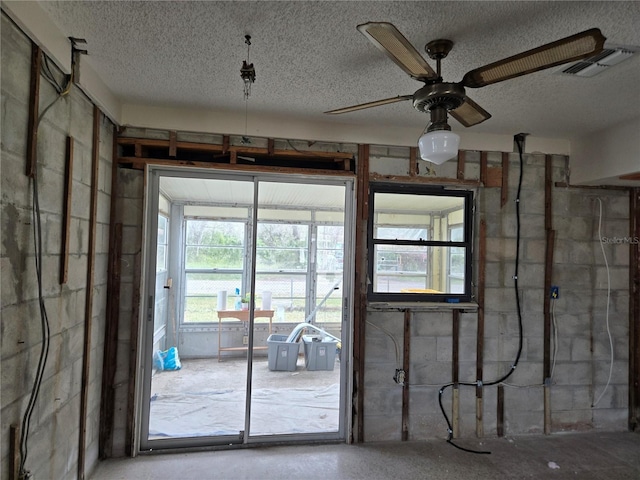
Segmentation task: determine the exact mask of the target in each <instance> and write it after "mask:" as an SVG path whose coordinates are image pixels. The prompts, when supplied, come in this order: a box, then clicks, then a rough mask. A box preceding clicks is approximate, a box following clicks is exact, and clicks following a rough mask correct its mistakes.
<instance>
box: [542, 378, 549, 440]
mask: <svg viewBox="0 0 640 480" xmlns="http://www.w3.org/2000/svg"><path fill="white" fill-rule="evenodd" d="M543 396H544V399H543V404H544V426H543V431H544V434H545V435H551V387H550V386H549V385H545V386H544V387H543Z"/></svg>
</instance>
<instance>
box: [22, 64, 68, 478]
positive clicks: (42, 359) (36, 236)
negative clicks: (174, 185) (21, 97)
mask: <svg viewBox="0 0 640 480" xmlns="http://www.w3.org/2000/svg"><path fill="white" fill-rule="evenodd" d="M44 58H45V62H46V58H47V57H46V55H45V56H44ZM48 68H49V66H48V64H47V69H48ZM49 73H50V72H49ZM44 76H45V78H46V75H44ZM72 81H73V78H72V77H71V76H69V77H68V79H67V85H66V87H65V88H64V89H62V90H58V88H56V87H55V86H54V89H55V90H56V98H55V99H54V100H53V101H52V102H51V103H49V105H47V107H46V108H45V109H44V110H43V111H42V113H41V114H40V116H39V117H38V122H37V124H36V126H39V125H40V122H42V119H43V118H44V115H45V114H46V113H47V112H48V111H49V109H50V108H51V107H53V105H55V103H56V102H57V101H58V100H59V99H61V98H62V97H64V96H65V95H67V94H68V93H69V91H70V89H71V83H72ZM34 163H35V173H34V175H33V178H32V179H31V187H32V193H33V209H32V216H33V243H34V250H35V252H34V259H35V264H36V279H37V282H38V305H39V308H40V328H41V334H42V337H41V340H42V345H41V347H40V356H39V357H38V366H37V368H36V375H35V378H34V380H33V387H32V389H31V394H30V396H29V401H28V402H27V408H26V409H25V413H24V416H23V417H22V427H21V432H20V465H19V478H20V479H26V478H29V477H30V473H29V472H28V471H27V470H26V469H25V465H26V462H27V456H28V454H29V429H30V427H31V417H32V416H33V411H34V410H35V406H36V402H37V399H38V395H39V394H40V387H41V385H42V380H43V377H44V371H45V367H46V365H47V360H48V358H49V346H50V339H51V330H50V327H49V316H48V314H47V308H46V305H45V301H44V291H43V285H42V215H41V213H40V194H39V190H38V169H37V166H38V165H37V159H34Z"/></svg>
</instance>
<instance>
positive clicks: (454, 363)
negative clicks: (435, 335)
mask: <svg viewBox="0 0 640 480" xmlns="http://www.w3.org/2000/svg"><path fill="white" fill-rule="evenodd" d="M452 315H453V332H452V342H451V343H452V344H451V356H452V360H451V368H452V370H453V371H452V372H451V378H452V379H453V383H454V385H456V384H457V383H458V382H459V381H460V380H459V370H460V369H459V351H460V310H458V309H455V310H453V312H452Z"/></svg>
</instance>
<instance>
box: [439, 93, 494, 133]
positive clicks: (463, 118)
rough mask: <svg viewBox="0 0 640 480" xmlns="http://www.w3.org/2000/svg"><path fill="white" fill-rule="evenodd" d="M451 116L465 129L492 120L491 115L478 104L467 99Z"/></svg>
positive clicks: (452, 111)
mask: <svg viewBox="0 0 640 480" xmlns="http://www.w3.org/2000/svg"><path fill="white" fill-rule="evenodd" d="M449 114H450V115H451V116H452V117H453V118H455V119H456V120H457V121H458V122H460V123H461V124H462V125H464V126H465V127H471V126H473V125H477V124H479V123H482V122H484V121H485V120H488V119H490V118H491V114H490V113H489V112H487V111H486V110H485V109H484V108H482V107H481V106H480V105H478V104H477V103H476V102H474V101H473V100H471V99H470V98H469V97H466V98H465V100H464V103H463V104H462V105H460V106H459V107H458V108H456V109H455V110H449Z"/></svg>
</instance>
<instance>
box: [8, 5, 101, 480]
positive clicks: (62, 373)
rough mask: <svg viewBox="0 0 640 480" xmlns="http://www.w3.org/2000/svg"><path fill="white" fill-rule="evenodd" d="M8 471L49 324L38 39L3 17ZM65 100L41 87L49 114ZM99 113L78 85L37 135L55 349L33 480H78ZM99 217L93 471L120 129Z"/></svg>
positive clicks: (35, 428) (90, 428)
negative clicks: (64, 259)
mask: <svg viewBox="0 0 640 480" xmlns="http://www.w3.org/2000/svg"><path fill="white" fill-rule="evenodd" d="M1 22H2V25H1V42H2V47H1V52H2V53H1V54H2V58H1V66H2V86H1V89H2V145H1V153H2V158H1V165H2V197H1V200H0V204H1V209H2V247H1V254H0V261H1V264H2V274H1V275H2V282H1V283H2V292H1V303H2V323H1V327H2V353H1V359H2V398H1V417H2V420H1V423H2V428H1V431H0V435H1V441H0V445H2V470H1V472H0V477H2V478H8V477H9V458H8V455H9V443H10V442H9V427H10V425H12V424H17V425H20V424H21V422H22V417H23V415H24V412H25V408H26V405H27V402H28V399H29V395H30V393H31V390H32V387H33V383H34V379H35V372H36V366H37V363H38V358H39V355H40V349H41V345H42V340H41V320H40V309H39V302H38V286H37V280H36V272H35V256H34V241H33V228H34V222H33V219H32V209H33V199H32V194H31V192H32V190H31V183H30V181H29V179H28V177H27V176H26V175H25V170H26V148H27V119H28V104H29V79H30V62H31V42H30V40H29V39H28V38H27V37H26V36H25V35H24V34H23V33H22V32H21V31H20V30H19V29H18V28H17V27H16V26H15V25H14V24H13V23H12V22H11V21H10V20H8V18H7V17H6V16H5V15H4V14H2V17H1ZM55 96H56V94H55V91H54V90H53V88H52V87H51V85H50V84H49V83H47V82H46V81H45V80H44V79H41V85H40V112H42V111H43V109H44V108H45V106H46V105H48V104H49V102H51V101H52V100H53V99H54V98H55ZM92 119H93V105H92V104H91V102H90V101H89V100H88V99H87V98H86V97H85V96H84V95H83V94H82V93H81V92H80V91H79V90H78V89H76V88H75V87H73V88H72V89H71V92H70V94H69V95H68V96H66V97H64V98H63V99H60V100H58V101H57V103H56V104H55V105H54V106H53V107H52V108H51V109H50V110H49V111H48V112H47V113H46V115H45V116H44V117H43V120H42V122H41V124H40V126H39V131H38V165H37V176H38V185H39V196H40V208H41V221H42V247H43V252H42V255H43V257H42V280H43V296H44V305H45V307H46V310H47V313H48V319H49V327H50V335H51V336H50V350H49V356H48V361H47V364H46V369H45V371H44V376H43V380H42V384H41V387H40V393H39V397H38V401H37V404H36V408H35V411H34V413H33V416H32V419H31V427H30V430H29V432H30V435H29V442H28V456H27V462H26V468H27V469H28V470H30V471H31V472H32V474H33V476H34V478H40V479H45V478H56V479H64V478H76V474H77V462H78V448H79V423H80V389H81V374H82V365H83V338H84V328H85V327H84V322H85V320H84V317H85V314H84V312H85V302H86V294H87V266H88V261H89V259H88V242H89V210H90V206H89V205H90V191H91V158H92V154H91V152H92V142H93V129H92ZM100 125H101V127H100V166H99V184H98V191H99V193H98V215H97V229H96V257H95V276H94V290H93V312H92V320H91V321H92V329H93V330H92V338H91V344H90V345H91V349H90V362H91V363H90V366H91V368H90V376H89V389H88V394H89V397H88V405H87V419H88V422H87V434H86V451H85V459H86V463H85V471H86V472H90V471H91V470H92V469H93V467H94V466H95V465H96V463H97V456H98V441H97V439H98V422H99V418H100V390H101V378H102V355H103V335H104V321H105V305H106V280H107V278H106V277H107V261H106V258H107V252H108V231H109V229H108V224H109V209H110V189H111V157H112V155H111V145H112V134H113V126H112V125H111V123H110V122H109V121H108V120H106V119H105V118H104V117H102V118H101V122H100ZM67 135H71V136H73V137H74V139H75V150H74V167H73V186H72V208H71V226H70V255H69V276H68V281H67V283H66V284H64V285H60V284H59V268H60V259H61V257H60V255H61V240H62V228H63V216H62V214H63V196H64V189H63V185H64V177H65V168H66V167H65V149H66V137H67Z"/></svg>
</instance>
